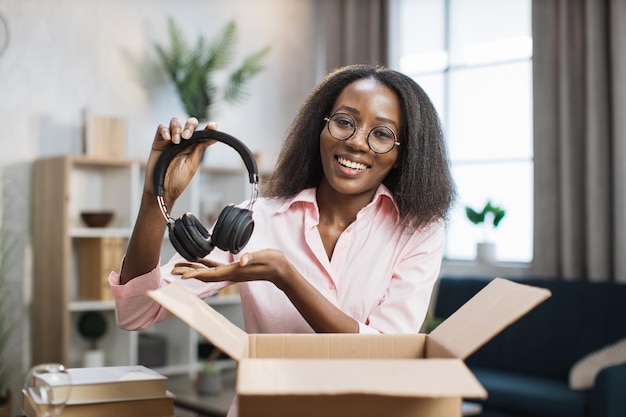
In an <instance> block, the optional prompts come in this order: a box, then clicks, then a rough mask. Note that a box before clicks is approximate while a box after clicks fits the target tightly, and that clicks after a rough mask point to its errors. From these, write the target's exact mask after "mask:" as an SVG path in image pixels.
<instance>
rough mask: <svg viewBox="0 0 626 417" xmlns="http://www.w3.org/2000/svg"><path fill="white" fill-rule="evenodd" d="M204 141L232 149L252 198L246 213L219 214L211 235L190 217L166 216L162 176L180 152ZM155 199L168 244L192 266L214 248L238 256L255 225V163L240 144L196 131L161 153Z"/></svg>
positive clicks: (229, 208)
mask: <svg viewBox="0 0 626 417" xmlns="http://www.w3.org/2000/svg"><path fill="white" fill-rule="evenodd" d="M207 140H216V141H218V142H222V143H225V144H226V145H228V146H230V147H232V148H233V149H235V150H236V151H237V152H238V153H239V155H240V156H241V158H242V159H243V162H244V163H245V165H246V168H247V170H248V174H249V175H250V184H252V187H253V190H252V198H251V199H250V203H249V204H248V206H247V207H246V208H245V209H242V208H238V207H235V206H234V205H229V206H227V207H226V208H224V209H223V210H222V212H221V213H220V215H219V216H218V218H217V222H216V223H215V227H214V228H213V233H212V234H209V232H208V230H207V229H206V228H205V227H204V226H203V225H202V223H201V222H200V220H198V219H197V218H196V217H195V216H194V215H192V214H191V213H185V214H183V215H182V216H181V217H179V218H178V219H176V220H174V219H173V218H172V217H171V216H170V215H169V213H168V212H167V207H166V205H165V201H164V200H163V197H164V196H165V187H164V183H165V173H166V171H167V167H168V165H169V164H170V162H171V161H172V159H173V158H174V156H176V155H177V154H178V153H179V152H180V151H182V150H183V149H185V148H186V147H188V146H190V145H193V144H195V143H198V142H201V141H207ZM153 184H154V195H155V196H156V197H157V202H158V204H159V207H160V208H161V212H162V213H163V216H164V217H165V219H166V220H167V228H168V231H169V237H170V242H171V243H172V245H173V246H174V249H176V251H177V252H178V253H180V254H181V255H182V256H183V257H184V258H185V259H187V260H188V261H191V262H195V261H197V260H198V259H201V258H204V257H205V256H206V255H207V254H208V253H209V252H211V251H212V250H213V248H214V247H215V246H217V247H218V248H220V249H222V250H224V251H228V252H231V253H238V252H239V251H240V250H241V249H243V247H244V246H246V244H247V243H248V241H249V240H250V236H251V235H252V230H253V229H254V221H253V220H252V206H253V205H254V202H255V201H256V198H257V196H258V184H259V173H258V170H257V166H256V161H255V160H254V156H253V155H252V152H251V151H250V149H249V148H248V147H247V146H246V145H245V144H244V143H243V142H241V141H240V140H238V139H236V138H234V137H233V136H230V135H228V134H226V133H224V132H218V131H217V130H210V129H205V130H197V131H195V132H194V133H193V135H192V136H191V138H190V139H188V140H182V141H181V142H180V144H178V145H174V144H171V145H169V146H168V147H167V148H165V149H164V150H163V152H161V155H160V156H159V159H158V160H157V163H156V166H155V167H154V179H153Z"/></svg>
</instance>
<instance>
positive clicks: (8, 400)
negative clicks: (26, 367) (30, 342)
mask: <svg viewBox="0 0 626 417" xmlns="http://www.w3.org/2000/svg"><path fill="white" fill-rule="evenodd" d="M0 222H1V220H0ZM10 243H11V242H9V234H8V232H7V230H6V228H5V227H4V223H2V224H0V417H9V416H11V415H12V414H11V407H12V404H13V401H12V399H13V390H12V389H11V383H12V381H13V377H14V375H15V372H16V370H17V365H18V364H19V359H18V358H17V357H15V356H16V354H15V353H14V352H15V350H13V349H12V337H11V336H12V335H13V332H14V331H15V326H16V325H17V320H16V317H15V314H14V312H15V309H14V308H13V307H14V297H15V296H16V291H14V290H13V288H12V285H11V283H10V282H9V280H8V270H9V259H10V256H9V255H10V252H11V248H12V247H13V246H12V245H11V244H10Z"/></svg>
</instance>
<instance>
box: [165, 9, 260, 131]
mask: <svg viewBox="0 0 626 417" xmlns="http://www.w3.org/2000/svg"><path fill="white" fill-rule="evenodd" d="M168 29H169V37H170V45H169V48H165V47H163V46H161V45H155V48H156V51H157V54H158V56H159V59H160V63H161V64H162V66H163V68H164V69H165V71H166V72H167V74H168V76H169V78H170V79H171V81H172V82H173V83H174V86H175V87H176V91H177V92H178V95H179V97H180V100H181V102H182V104H183V108H184V109H185V111H186V112H187V114H188V115H189V116H194V117H196V118H198V119H199V120H201V121H208V120H210V112H211V110H212V108H213V107H214V106H215V104H217V102H218V101H220V100H223V101H225V102H230V103H238V102H241V101H242V100H243V99H244V98H245V97H246V96H247V91H246V90H245V89H244V87H245V85H246V83H247V82H248V81H249V80H250V79H252V78H253V77H254V76H255V75H257V74H258V73H259V72H261V70H263V66H262V61H263V59H264V58H265V56H266V55H267V54H268V53H269V51H270V49H271V48H270V47H269V46H266V47H264V48H263V49H260V50H259V51H257V52H255V53H253V54H251V55H249V56H248V57H247V58H245V59H244V60H243V62H242V63H241V64H240V65H239V66H238V67H236V68H235V69H234V70H232V71H231V72H229V74H228V77H227V80H226V81H225V85H224V86H221V87H222V88H220V86H218V84H217V80H216V78H217V77H216V72H217V71H220V70H225V69H226V68H227V67H228V66H229V65H230V64H231V62H232V59H233V52H234V46H235V43H236V40H237V24H236V23H235V22H234V21H230V22H228V24H226V26H225V27H224V29H223V30H222V32H221V33H220V34H219V36H217V38H215V39H214V40H213V41H211V42H209V41H207V40H206V39H205V38H204V37H203V36H200V37H199V38H198V40H197V41H196V44H195V46H194V47H192V46H190V45H189V43H188V42H187V41H186V40H185V39H184V37H183V36H182V33H181V31H180V28H179V27H178V26H177V25H176V23H175V22H174V20H173V19H172V18H171V17H170V18H169V19H168Z"/></svg>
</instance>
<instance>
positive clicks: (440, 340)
mask: <svg viewBox="0 0 626 417" xmlns="http://www.w3.org/2000/svg"><path fill="white" fill-rule="evenodd" d="M149 295H150V296H151V297H152V298H153V299H154V300H156V301H157V302H159V303H160V304H161V305H163V306H164V307H165V308H167V309H168V310H169V311H171V312H172V313H173V314H174V315H176V316H177V317H179V318H180V319H181V320H183V321H184V322H186V323H187V324H188V325H189V326H191V327H192V328H193V329H195V330H196V331H198V332H199V333H200V334H202V335H203V336H204V337H206V338H207V339H208V340H210V341H211V342H213V344H214V345H215V346H217V347H218V348H219V349H221V350H222V351H224V352H226V353H227V354H228V355H229V356H231V357H232V358H233V359H235V360H237V361H238V363H239V365H238V374H237V393H238V401H239V417H270V416H271V417H292V416H294V415H297V416H301V417H309V416H310V417H331V416H332V417H346V416H359V417H380V416H385V417H409V416H417V415H419V416H420V417H435V416H436V417H447V416H450V417H452V416H455V417H456V416H461V407H462V400H463V399H464V398H485V397H486V396H487V393H486V391H485V389H484V388H483V387H482V386H481V385H480V383H479V382H478V380H477V379H476V378H475V377H474V375H473V374H472V373H471V371H470V370H469V369H468V368H467V366H466V365H465V363H464V362H463V359H465V358H467V357H468V356H469V355H470V354H471V353H473V352H474V351H475V350H476V349H478V348H479V347H480V346H482V345H483V344H484V343H486V342H487V341H488V340H489V339H491V338H492V337H493V336H495V335H496V334H497V333H499V332H500V331H501V330H503V329H504V328H506V327H507V326H508V325H510V324H511V323H513V322H514V321H515V320H517V319H518V318H519V317H521V316H523V315H524V314H526V313H527V312H528V311H530V310H531V309H533V308H534V307H535V306H536V305H538V304H539V303H541V302H543V301H544V300H545V299H547V298H548V297H549V296H550V292H549V291H548V290H545V289H543V288H536V287H531V286H527V285H522V284H517V283H514V282H512V281H508V280H505V279H501V278H496V279H494V280H493V281H492V282H491V283H490V284H489V285H487V286H486V287H485V288H484V289H483V290H482V291H481V292H479V293H478V294H476V296H474V297H473V298H472V299H471V300H470V301H468V302H467V303H466V304H465V305H463V306H462V307H461V308H460V309H459V310H457V311H456V312H455V313H454V314H453V315H452V316H450V317H449V318H448V319H447V320H445V321H444V322H443V323H441V324H440V325H439V326H438V327H437V328H436V329H435V330H434V331H433V332H432V333H430V334H428V335H426V334H408V335H407V334H405V335H354V334H250V335H249V334H247V333H246V332H244V331H243V330H241V329H240V328H239V327H237V326H235V325H234V324H233V323H231V322H230V321H229V320H228V319H226V318H225V317H224V316H222V315H221V314H219V313H218V312H216V311H215V310H214V309H212V308H211V307H210V306H209V305H207V304H206V303H205V302H204V301H202V300H200V299H199V298H198V297H196V296H195V295H193V294H192V293H190V292H189V291H187V290H186V289H185V288H184V287H183V286H182V285H181V284H179V283H173V284H170V285H168V286H166V287H163V288H161V289H159V290H156V291H151V292H150V293H149Z"/></svg>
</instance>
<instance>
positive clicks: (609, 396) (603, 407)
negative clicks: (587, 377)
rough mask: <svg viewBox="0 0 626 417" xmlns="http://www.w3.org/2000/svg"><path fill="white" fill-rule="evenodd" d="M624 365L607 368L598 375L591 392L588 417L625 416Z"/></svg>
mask: <svg viewBox="0 0 626 417" xmlns="http://www.w3.org/2000/svg"><path fill="white" fill-rule="evenodd" d="M624 387H626V363H622V364H620V365H614V366H609V367H607V368H604V369H603V370H602V371H600V372H599V373H598V376H597V377H596V381H595V385H594V388H593V391H592V392H591V401H590V406H591V407H590V410H589V416H590V417H620V416H626V395H624Z"/></svg>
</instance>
